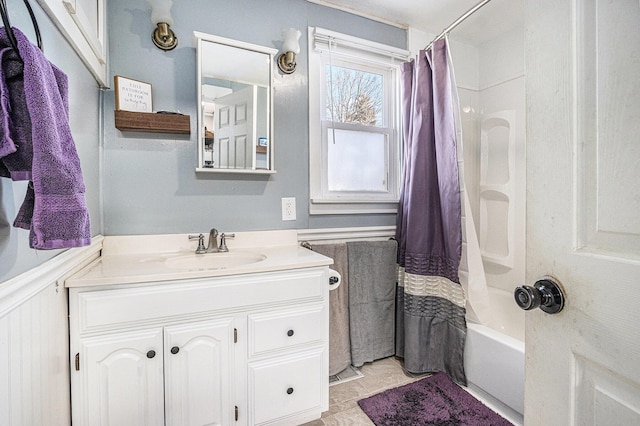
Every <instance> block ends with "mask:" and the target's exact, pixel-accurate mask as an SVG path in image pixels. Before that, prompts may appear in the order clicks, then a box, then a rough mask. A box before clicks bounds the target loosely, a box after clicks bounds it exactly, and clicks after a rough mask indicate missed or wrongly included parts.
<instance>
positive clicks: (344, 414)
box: [303, 357, 427, 426]
mask: <svg viewBox="0 0 640 426" xmlns="http://www.w3.org/2000/svg"><path fill="white" fill-rule="evenodd" d="M360 371H361V372H362V374H364V377H362V378H359V379H355V380H351V381H348V382H344V383H338V384H335V385H333V386H330V387H329V411H326V412H325V413H323V414H322V418H320V419H318V420H314V421H312V422H309V423H305V424H304V425H303V426H323V425H339V426H348V425H357V426H365V425H373V422H372V421H371V420H369V417H367V415H366V414H365V413H364V412H363V411H362V410H361V409H360V407H359V406H358V400H360V399H362V398H365V397H367V396H371V395H375V394H377V393H379V392H381V391H383V390H386V389H390V388H395V387H398V386H401V385H406V384H407V383H410V382H413V381H416V380H419V379H421V378H423V377H426V376H427V374H423V375H414V374H410V373H407V372H405V371H404V370H403V369H402V365H401V363H400V360H399V359H397V358H395V357H390V358H385V359H381V360H378V361H376V362H373V363H370V364H365V365H363V366H362V367H361V368H360Z"/></svg>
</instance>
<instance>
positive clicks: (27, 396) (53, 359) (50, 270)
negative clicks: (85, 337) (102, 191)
mask: <svg viewBox="0 0 640 426" xmlns="http://www.w3.org/2000/svg"><path fill="white" fill-rule="evenodd" d="M102 240H103V237H102V236H97V237H94V238H93V241H92V244H91V245H90V246H88V247H83V248H77V249H71V250H67V251H65V252H63V253H61V254H60V255H58V256H56V257H54V258H53V259H51V260H49V261H47V262H45V263H43V264H42V265H40V266H37V267H35V268H33V269H31V270H30V271H27V272H25V273H24V274H21V275H19V276H17V277H15V278H12V279H10V280H8V281H5V282H2V283H0V425H11V426H32V425H55V426H57V425H60V426H68V425H70V424H71V407H70V400H69V393H70V390H69V326H68V314H67V296H66V291H65V288H64V279H65V278H66V277H67V276H69V275H70V274H72V273H74V272H76V271H77V270H79V269H80V268H82V267H84V266H85V265H86V264H88V263H89V262H91V261H93V260H94V259H95V258H97V257H98V256H99V254H100V250H101V248H102Z"/></svg>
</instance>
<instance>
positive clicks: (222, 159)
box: [213, 86, 258, 169]
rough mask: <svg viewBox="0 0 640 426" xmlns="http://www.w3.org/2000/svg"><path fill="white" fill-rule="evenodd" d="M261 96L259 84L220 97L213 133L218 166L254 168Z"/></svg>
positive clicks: (217, 101) (217, 102)
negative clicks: (258, 107) (259, 97)
mask: <svg viewBox="0 0 640 426" xmlns="http://www.w3.org/2000/svg"><path fill="white" fill-rule="evenodd" d="M257 95H258V91H257V86H248V87H245V88H244V89H242V90H238V91H235V92H233V93H231V94H229V95H226V96H223V97H220V98H217V99H216V102H215V121H214V132H213V133H214V148H213V149H214V164H215V161H216V160H217V161H218V162H217V164H215V167H216V168H218V167H219V168H223V169H224V168H229V169H252V168H254V163H255V161H254V158H255V151H256V148H255V146H256V141H255V131H256V130H255V129H256V122H255V121H256V114H255V111H254V110H255V108H256V104H257Z"/></svg>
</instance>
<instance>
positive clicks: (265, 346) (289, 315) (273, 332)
mask: <svg viewBox="0 0 640 426" xmlns="http://www.w3.org/2000/svg"><path fill="white" fill-rule="evenodd" d="M326 316H327V315H326V311H325V309H324V305H323V304H313V305H306V306H301V307H299V308H296V309H289V310H278V311H272V312H264V313H254V314H249V316H248V327H249V357H254V356H258V355H263V354H266V353H269V352H271V351H277V350H280V349H285V348H292V347H295V346H300V345H304V344H308V343H314V342H318V343H320V342H322V339H323V330H324V327H322V326H321V325H322V324H324V322H325V321H328V318H326Z"/></svg>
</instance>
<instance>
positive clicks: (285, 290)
mask: <svg viewBox="0 0 640 426" xmlns="http://www.w3.org/2000/svg"><path fill="white" fill-rule="evenodd" d="M324 277H325V272H324V270H323V269H320V268H318V269H316V268H314V269H300V270H295V271H288V272H286V273H285V272H282V273H263V274H256V275H243V276H237V277H226V278H225V277H221V278H212V279H199V280H184V281H179V282H158V283H150V285H143V286H135V287H128V288H123V287H120V288H112V289H109V290H107V289H105V290H89V291H87V290H86V289H81V290H79V289H75V288H74V289H71V291H70V306H69V309H70V316H71V319H72V322H76V321H77V327H78V328H77V331H78V332H79V333H88V332H96V331H102V330H107V329H109V330H110V329H114V328H115V329H118V328H123V327H127V326H129V325H131V324H134V323H139V322H140V321H146V322H155V321H162V322H166V321H167V320H170V319H172V318H183V317H185V316H194V315H201V314H229V313H233V312H240V311H243V310H244V311H246V309H247V308H248V307H252V306H262V305H265V304H273V303H278V304H283V303H289V304H291V303H292V302H294V301H295V302H296V303H298V302H299V301H307V302H312V301H318V302H320V303H322V301H323V300H324V298H325V297H326V295H325V293H326V285H324V284H325V279H324Z"/></svg>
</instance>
